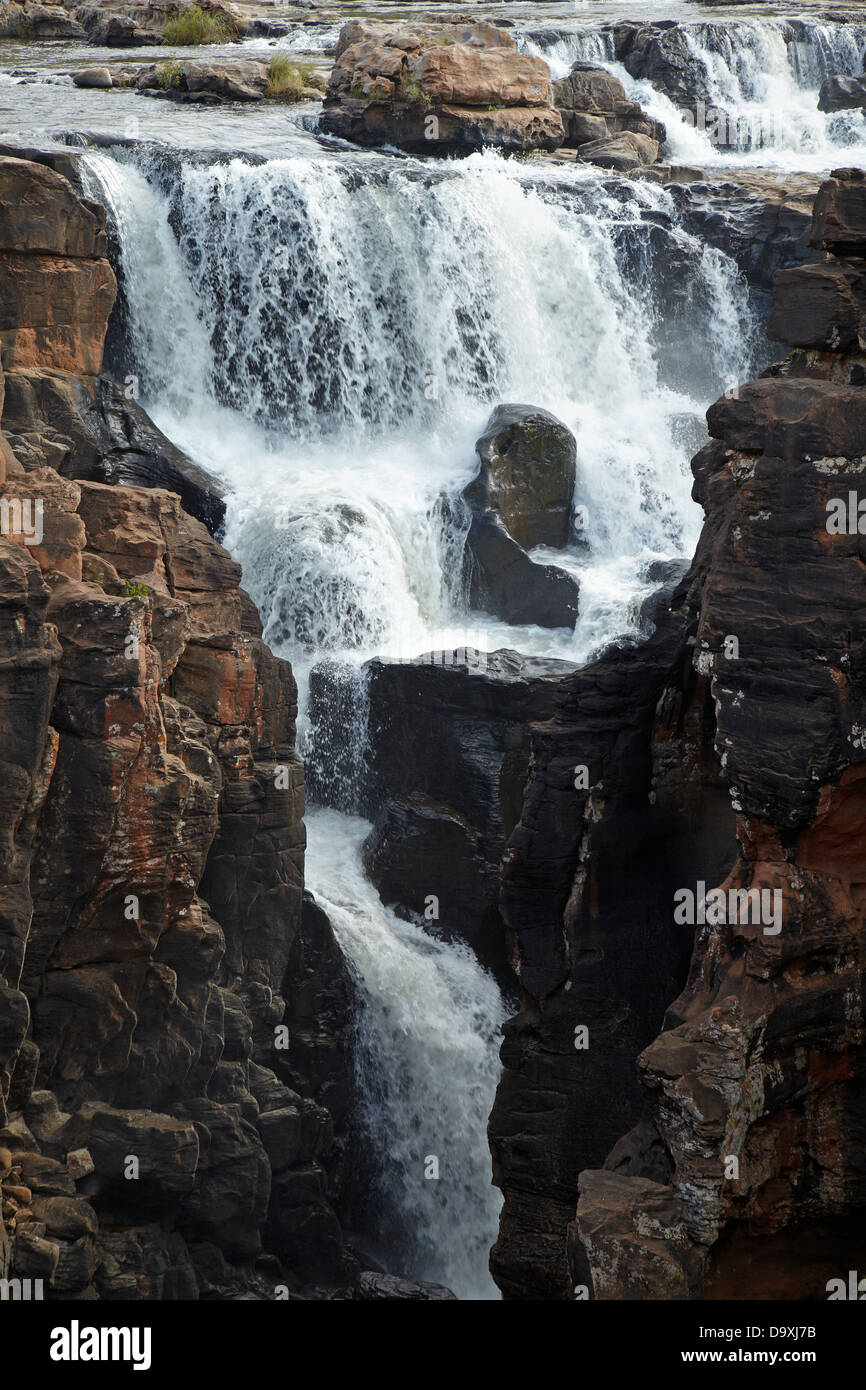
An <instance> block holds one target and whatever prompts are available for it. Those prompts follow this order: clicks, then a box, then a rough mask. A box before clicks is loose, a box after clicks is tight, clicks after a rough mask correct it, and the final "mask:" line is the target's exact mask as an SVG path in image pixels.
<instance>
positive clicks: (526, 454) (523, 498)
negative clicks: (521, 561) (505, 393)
mask: <svg viewBox="0 0 866 1390" xmlns="http://www.w3.org/2000/svg"><path fill="white" fill-rule="evenodd" d="M475 448H476V449H477V451H478V457H479V458H480V460H481V469H480V472H479V474H478V477H477V478H476V479H475V480H474V481H473V482H472V483H470V485H469V487H468V488H467V489H466V491H465V496H466V498H467V500H468V501H469V502H470V503H472V504H474V505H477V506H478V507H479V508H482V509H484V510H487V511H493V512H496V513H497V515H498V516H500V517H501V518H502V521H503V523H504V525H505V528H506V530H507V531H508V534H509V535H510V536H511V537H512V538H513V539H514V540H515V541H517V543H518V545H520V546H522V547H523V548H524V550H530V549H531V548H532V547H533V546H536V545H550V546H555V547H558V548H562V547H563V546H565V545H566V544H567V543H568V539H569V530H570V522H571V513H572V499H573V496H574V483H575V476H576V471H577V446H576V444H575V442H574V435H573V434H572V433H571V431H570V430H569V429H567V428H566V426H565V425H564V424H563V423H562V421H561V420H557V418H556V416H555V415H551V414H550V412H549V411H547V410H540V409H538V408H537V407H535V406H531V405H498V406H497V407H496V409H495V410H494V411H493V414H492V415H491V416H490V419H489V420H488V422H487V426H486V428H485V431H484V433H483V435H482V436H481V438H480V439H479V440H477V441H476V444H475Z"/></svg>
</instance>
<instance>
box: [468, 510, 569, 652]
mask: <svg viewBox="0 0 866 1390" xmlns="http://www.w3.org/2000/svg"><path fill="white" fill-rule="evenodd" d="M464 563H465V569H466V579H467V588H468V595H469V606H470V607H471V608H477V609H480V610H481V611H482V612H485V613H490V614H491V615H492V616H493V617H495V618H501V619H502V620H503V622H506V623H512V624H515V625H521V624H524V623H526V624H537V625H538V626H539V627H565V628H573V627H574V625H575V623H576V622H577V611H578V600H579V594H580V589H579V585H578V582H577V580H576V579H574V578H573V577H572V575H570V574H567V573H566V572H565V571H564V570H562V569H560V568H559V567H558V566H557V565H544V564H539V563H538V562H537V561H535V560H531V559H530V558H529V556H528V555H527V554H526V551H525V550H523V549H522V548H521V547H520V546H519V545H518V544H517V542H516V541H515V540H512V538H511V536H509V534H508V532H507V531H506V529H505V525H504V523H503V522H502V521H501V520H500V518H499V517H498V516H496V515H492V514H489V513H488V514H482V515H478V514H475V515H473V517H472V520H471V523H470V526H469V533H468V535H467V537H466V551H465V559H464Z"/></svg>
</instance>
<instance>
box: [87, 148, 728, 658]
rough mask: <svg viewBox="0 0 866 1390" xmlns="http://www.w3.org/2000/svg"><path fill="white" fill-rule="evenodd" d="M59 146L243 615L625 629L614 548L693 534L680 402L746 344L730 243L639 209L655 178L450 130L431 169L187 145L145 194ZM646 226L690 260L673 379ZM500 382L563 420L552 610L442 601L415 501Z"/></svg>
mask: <svg viewBox="0 0 866 1390" xmlns="http://www.w3.org/2000/svg"><path fill="white" fill-rule="evenodd" d="M87 162H88V165H89V167H90V169H91V172H92V174H93V177H94V178H96V179H97V180H98V181H99V182H100V185H101V190H100V191H101V195H102V196H103V197H104V198H105V199H106V200H107V201H108V202H109V203H110V204H111V205H112V206H113V207H115V216H116V219H117V222H118V225H119V227H120V229H121V240H122V245H123V252H122V255H123V259H124V266H125V267H126V274H125V282H126V295H127V299H128V303H129V317H130V334H131V339H132V341H133V343H134V344H136V353H137V354H138V353H139V349H140V356H141V358H142V359H143V360H142V362H141V370H140V375H141V383H142V390H143V393H144V395H145V397H146V400H147V403H148V406H149V408H150V409H151V412H152V413H153V414H154V416H155V418H156V419H157V422H158V423H159V424H160V425H161V426H162V427H163V428H164V429H165V430H166V432H167V433H168V434H169V435H170V437H172V438H173V439H175V440H176V441H177V442H178V443H179V444H181V445H182V446H183V447H185V448H187V449H188V450H189V451H190V452H191V453H192V454H193V455H194V456H195V457H196V458H197V459H198V460H199V461H201V462H202V463H203V464H205V465H206V466H208V467H211V468H213V469H214V470H215V471H216V472H217V473H219V474H220V476H222V477H223V478H224V479H225V480H226V481H227V482H228V484H229V485H230V487H231V489H232V496H231V500H230V514H229V522H228V533H227V534H228V543H229V545H230V547H231V548H232V550H233V551H234V552H235V553H236V554H238V555H239V556H240V557H241V559H242V560H243V562H244V566H245V577H246V583H247V584H248V586H249V587H250V588H251V591H252V593H253V596H254V598H255V599H256V601H257V603H258V605H259V608H260V611H261V612H262V614H263V617H264V620H265V624H266V636H267V639H268V640H269V641H270V642H272V643H275V644H277V645H279V644H286V645H287V646H288V647H289V649H290V650H291V651H292V654H293V656H294V657H295V659H297V658H298V656H299V655H300V656H302V654H303V652H304V651H306V652H313V651H316V652H318V653H319V654H321V653H322V652H340V651H344V650H346V649H351V650H353V651H355V652H356V653H357V654H358V655H359V656H361V657H363V656H366V655H370V654H372V653H374V652H379V653H383V652H384V653H388V654H390V655H414V654H417V653H418V652H420V651H422V650H429V649H430V647H431V646H433V647H437V648H439V647H445V646H448V645H464V644H465V633H466V629H467V626H468V627H469V628H470V629H471V631H472V634H473V637H474V636H477V635H478V632H479V630H481V631H482V632H486V633H487V636H486V638H482V640H481V641H480V642H475V643H474V645H483V646H485V647H493V646H496V645H513V646H518V647H520V648H521V649H524V650H528V651H532V652H533V653H538V654H549V655H558V656H566V657H572V658H574V659H575V660H582V659H584V658H585V657H586V655H587V654H588V653H589V652H590V651H592V650H594V649H595V648H596V647H597V646H598V644H599V642H600V641H604V640H608V639H609V638H610V636H612V635H613V634H614V633H615V632H617V631H620V632H625V631H628V630H634V628H635V615H636V600H637V599H638V598H639V597H640V594H641V585H640V578H639V575H640V572H641V569H642V567H645V566H646V564H647V563H648V562H649V561H651V560H653V559H657V558H667V557H669V556H671V555H681V554H686V553H689V552H690V551H691V549H692V547H693V544H694V542H695V540H696V536H697V528H698V524H699V512H698V509H697V508H696V507H695V506H694V505H693V503H692V502H691V499H690V488H691V478H690V473H689V469H688V459H689V456H690V453H691V452H692V447H691V444H692V441H693V439H694V438H695V432H693V434H692V436H691V438H690V437H689V436H688V433H687V432H686V433H685V434H684V433H683V430H682V422H683V419H684V418H691V419H692V420H693V421H694V422H695V427H696V431H699V428H700V422H701V419H702V415H703V411H704V409H705V408H706V402H707V400H708V399H711V398H712V396H713V394H714V393H715V394H717V393H718V392H719V391H720V390H721V389H723V388H725V387H726V386H728V385H731V384H733V383H734V382H735V381H737V380H740V379H741V378H742V376H743V373H744V370H745V369H746V367H747V363H748V356H749V346H750V344H749V334H750V331H751V330H750V323H749V316H748V310H747V302H746V294H745V290H744V288H743V287H742V286H741V285H740V283H739V279H738V275H737V272H736V268H735V266H734V265H733V263H732V262H731V261H730V260H728V259H727V258H726V257H725V256H723V255H720V254H718V253H716V252H712V251H708V250H706V249H704V248H702V247H700V245H699V244H698V243H697V242H696V241H695V239H694V238H692V237H689V236H688V235H687V234H686V233H684V232H683V231H682V230H681V229H678V228H677V227H676V226H675V225H674V226H672V227H671V228H670V231H669V232H662V230H661V229H660V228H659V227H658V226H656V225H654V224H650V225H648V224H645V223H644V222H643V221H642V215H643V213H644V212H646V211H648V210H649V211H652V212H653V213H654V214H667V215H668V216H670V217H671V218H675V216H676V213H675V209H674V207H673V204H672V202H671V200H670V199H669V198H668V197H667V195H666V194H664V193H663V192H662V191H661V190H659V189H657V188H652V187H650V186H649V185H637V184H632V185H625V184H618V185H609V184H605V182H604V181H603V180H602V179H600V178H599V177H598V176H597V175H596V174H595V173H594V172H592V171H589V170H586V171H583V170H581V171H577V172H575V171H572V170H568V171H567V177H566V176H565V173H564V171H562V170H551V171H550V172H548V173H545V174H544V175H543V176H542V175H541V174H538V173H536V174H535V175H533V174H531V173H530V172H529V171H528V170H523V171H521V170H520V169H519V166H514V165H509V164H507V163H506V162H505V161H503V160H501V159H498V158H495V157H492V156H477V157H473V158H472V159H469V160H466V161H463V162H462V163H461V164H460V165H458V166H451V167H449V168H448V169H445V170H442V169H438V170H436V171H435V172H431V171H430V170H429V169H427V168H426V167H425V166H424V165H421V164H418V163H417V162H415V161H405V162H404V161H401V162H399V163H397V162H386V161H378V162H375V161H368V162H366V163H364V162H362V161H358V162H357V163H356V164H352V163H351V162H350V161H346V162H345V163H343V162H341V163H337V162H335V161H332V162H329V161H327V160H323V159H321V158H310V159H292V160H286V161H280V160H274V161H270V162H268V163H266V164H262V165H251V164H249V163H245V162H243V161H241V160H233V161H230V162H227V163H216V164H205V165H202V164H201V163H200V162H190V163H188V164H187V163H185V164H183V165H182V166H181V167H180V169H179V170H178V171H175V169H174V166H172V170H171V180H170V187H171V193H170V197H169V196H168V195H166V194H164V193H163V192H162V191H161V188H160V186H159V183H158V178H157V175H156V174H154V173H152V174H151V177H150V178H145V176H144V174H143V173H142V172H141V171H140V170H139V169H136V168H135V167H133V166H132V165H130V164H128V163H124V164H120V163H116V162H114V161H112V160H111V159H109V158H108V157H107V156H104V155H89V156H88V157H87ZM118 184H120V185H122V188H120V187H118ZM169 216H171V219H172V224H173V225H174V226H176V227H177V228H178V239H177V240H175V239H174V236H173V234H172V232H171V230H170V229H169V226H168V218H169ZM137 218H140V219H141V235H139V234H138V232H137V231H136V230H135V229H134V228H133V227H132V226H131V225H130V220H131V219H132V220H135V219H137ZM154 219H156V221H158V222H159V221H160V219H161V231H160V232H159V233H158V234H154V232H153V225H154ZM656 236H664V237H665V238H667V239H666V240H665V242H664V244H663V245H662V246H661V248H660V249H658V250H657V251H656V253H655V254H656V261H655V262H654V261H653V259H652V256H653V245H654V243H653V237H656ZM671 247H673V248H675V249H677V250H678V251H680V252H681V253H682V255H683V257H684V258H685V261H687V262H688V263H689V266H690V269H689V270H688V274H689V275H690V276H691V281H692V283H691V286H690V289H691V303H690V308H689V315H688V320H687V321H685V322H684V323H683V324H682V334H683V339H684V344H685V350H684V352H683V353H682V359H683V369H682V371H681V373H680V375H679V378H678V379H677V380H675V381H673V380H670V379H665V377H664V375H663V374H662V372H660V370H659V365H658V362H657V354H656V343H655V339H656V334H657V331H658V329H659V325H660V324H661V323H662V322H663V321H664V319H665V312H666V310H665V307H664V305H663V304H661V303H659V302H658V296H657V295H656V290H657V286H656V285H654V284H653V276H654V275H655V273H656V269H657V263H663V262H664V261H665V259H666V256H667V253H668V252H669V250H670V248H671ZM143 258H144V259H146V260H149V262H150V264H149V265H147V266H144V265H143V264H142V259H143ZM127 260H128V266H127ZM629 267H631V269H630V268H629ZM178 280H179V281H180V283H178ZM157 284H162V285H164V288H163V289H162V290H161V291H160V292H157V291H156V289H155V286H156V285H157ZM723 308H724V314H723V312H722V311H723ZM156 343H159V344H161V345H162V346H161V347H160V348H159V349H158V350H156V349H155V347H154V345H155V344H156ZM203 376H204V377H205V378H207V380H208V385H207V387H206V388H205V389H203V388H202V378H203ZM687 376H689V377H690V379H686V377H687ZM501 400H520V401H525V402H528V403H530V404H533V405H539V406H543V407H545V408H547V409H550V410H552V411H553V412H554V413H555V414H556V415H558V416H560V418H562V419H563V420H564V421H565V423H566V424H568V425H569V427H570V428H572V429H573V430H574V432H575V435H576V438H577V444H578V460H579V478H578V490H577V498H576V500H577V501H578V502H579V503H580V504H581V505H582V506H583V507H585V509H586V513H587V516H588V525H587V528H586V532H587V536H588V539H589V541H590V543H591V555H590V556H589V558H587V557H586V556H584V555H582V554H581V555H573V556H571V557H569V556H568V555H566V556H562V557H560V559H561V560H562V562H563V563H565V564H567V565H571V566H573V567H575V568H576V569H577V570H579V571H580V574H581V580H582V583H583V586H584V599H583V601H582V604H581V618H580V620H579V623H578V628H577V631H576V633H575V634H574V635H573V636H572V635H571V634H567V633H565V632H561V633H558V634H554V635H551V634H550V633H549V632H542V631H540V630H538V629H526V630H515V629H513V628H507V627H504V626H503V625H502V624H497V623H495V622H489V621H486V620H484V619H482V618H480V617H478V616H473V617H472V618H471V619H467V615H466V613H465V612H464V611H463V610H462V609H461V608H460V605H459V603H458V602H457V601H456V599H457V594H456V592H455V588H456V586H455V584H454V571H455V569H457V568H459V566H456V565H455V563H454V561H455V552H459V548H460V540H461V537H460V536H459V535H457V536H455V534H454V530H453V526H450V525H449V524H448V519H447V518H448V512H447V509H443V508H442V507H441V506H440V505H439V503H440V499H441V497H442V496H443V495H448V496H454V495H456V494H457V492H458V491H459V490H460V488H462V487H463V486H464V485H465V483H467V482H468V481H469V479H470V478H471V477H472V475H473V474H474V472H475V471H476V469H477V460H476V459H475V456H474V448H473V442H474V440H475V439H476V438H477V437H478V435H479V434H480V433H481V431H482V428H483V426H484V422H485V419H486V417H487V414H488V412H489V409H490V407H491V406H492V405H493V404H495V403H496V402H498V401H501ZM253 422H254V424H253Z"/></svg>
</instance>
